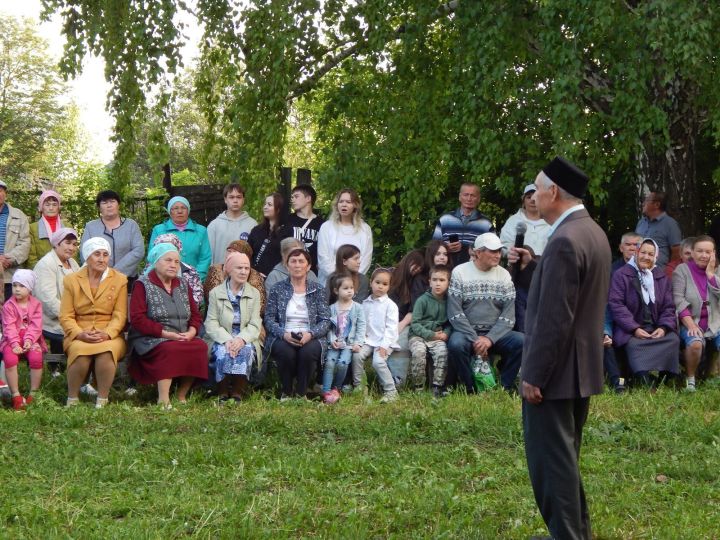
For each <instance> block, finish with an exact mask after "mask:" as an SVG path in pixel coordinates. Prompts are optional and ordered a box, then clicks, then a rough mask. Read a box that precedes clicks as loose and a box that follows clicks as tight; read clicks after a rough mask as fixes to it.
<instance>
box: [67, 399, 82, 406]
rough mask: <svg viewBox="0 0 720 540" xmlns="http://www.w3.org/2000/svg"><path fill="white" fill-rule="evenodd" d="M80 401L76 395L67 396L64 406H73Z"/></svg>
mask: <svg viewBox="0 0 720 540" xmlns="http://www.w3.org/2000/svg"><path fill="white" fill-rule="evenodd" d="M79 403H80V400H79V399H78V398H76V397H69V398H67V401H65V406H66V407H74V406H75V405H78V404H79Z"/></svg>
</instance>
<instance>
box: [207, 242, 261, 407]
mask: <svg viewBox="0 0 720 540" xmlns="http://www.w3.org/2000/svg"><path fill="white" fill-rule="evenodd" d="M223 271H224V274H225V280H224V281H223V282H222V283H221V284H220V285H218V286H217V287H215V288H214V289H213V290H212V291H210V296H209V299H208V314H207V319H205V332H206V333H207V335H208V337H209V338H210V339H211V340H212V341H213V345H212V357H213V359H214V360H215V380H216V381H217V382H218V394H219V396H220V401H221V402H224V401H228V400H230V399H232V400H234V401H240V400H241V399H242V398H243V397H245V395H247V391H248V381H251V382H254V380H255V379H257V376H258V374H259V373H260V372H261V368H262V352H261V346H260V330H261V329H262V319H261V318H260V304H261V299H260V292H259V291H258V290H257V289H256V288H255V287H253V286H252V285H250V283H248V277H249V276H250V258H249V257H248V256H247V255H246V254H245V253H237V252H232V253H229V254H228V255H227V257H226V258H225V264H224V265H223Z"/></svg>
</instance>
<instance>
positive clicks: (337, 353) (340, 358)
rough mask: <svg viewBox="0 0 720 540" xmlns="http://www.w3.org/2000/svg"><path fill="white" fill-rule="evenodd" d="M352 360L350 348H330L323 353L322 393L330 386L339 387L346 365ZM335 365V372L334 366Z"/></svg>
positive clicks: (343, 377) (345, 372)
mask: <svg viewBox="0 0 720 540" xmlns="http://www.w3.org/2000/svg"><path fill="white" fill-rule="evenodd" d="M350 360H352V349H332V348H329V349H328V350H327V352H326V353H325V369H324V370H323V385H322V391H323V393H325V392H329V391H330V389H331V388H340V387H342V385H343V381H345V375H347V370H348V366H349V365H350ZM336 367H337V372H335V368H336Z"/></svg>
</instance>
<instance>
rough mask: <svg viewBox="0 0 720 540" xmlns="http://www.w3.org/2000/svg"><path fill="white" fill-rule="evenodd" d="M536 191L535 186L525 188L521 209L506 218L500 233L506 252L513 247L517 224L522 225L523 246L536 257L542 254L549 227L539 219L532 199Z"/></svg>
mask: <svg viewBox="0 0 720 540" xmlns="http://www.w3.org/2000/svg"><path fill="white" fill-rule="evenodd" d="M536 191H537V187H536V186H535V184H528V185H527V186H525V189H524V190H523V196H522V206H521V208H520V209H519V210H518V211H517V212H516V213H515V214H513V215H512V216H510V217H509V218H508V220H507V221H506V222H505V225H503V228H502V230H501V231H500V241H501V242H502V244H503V249H504V250H505V251H506V252H507V250H509V249H510V248H511V247H513V245H515V236H516V235H517V228H518V227H517V226H518V223H524V224H525V239H524V241H523V245H524V246H529V247H530V248H531V249H532V250H533V252H534V254H535V256H537V257H539V256H540V255H542V254H543V250H544V249H545V245H546V244H547V242H548V233H549V232H550V225H548V223H547V221H545V220H544V219H543V218H542V217H540V211H539V210H538V207H537V205H536V204H535V199H533V195H534V194H535V192H536Z"/></svg>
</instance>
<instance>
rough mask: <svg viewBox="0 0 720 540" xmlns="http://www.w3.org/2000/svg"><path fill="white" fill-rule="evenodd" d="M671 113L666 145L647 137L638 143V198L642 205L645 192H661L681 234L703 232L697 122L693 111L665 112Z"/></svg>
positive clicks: (690, 234)
mask: <svg viewBox="0 0 720 540" xmlns="http://www.w3.org/2000/svg"><path fill="white" fill-rule="evenodd" d="M688 109H689V108H688ZM673 116H674V117H675V121H674V122H673V123H672V125H671V126H670V142H669V144H668V145H667V147H666V148H658V147H657V143H655V145H653V144H652V143H650V142H649V141H647V140H646V141H643V143H642V144H641V146H640V150H639V151H638V154H637V164H638V167H637V178H636V187H637V190H638V193H637V195H638V199H637V200H638V205H641V204H642V199H643V197H644V196H645V195H646V194H647V193H648V192H650V191H656V192H664V193H665V195H666V205H667V208H666V211H667V213H668V214H669V215H671V216H672V217H674V218H675V219H676V220H677V222H678V224H679V225H680V230H681V231H682V234H683V237H687V236H695V235H697V234H700V233H703V232H704V227H703V219H702V216H701V215H700V208H701V205H700V194H699V189H698V182H697V167H696V161H695V159H696V154H695V143H696V141H697V139H698V136H699V131H700V127H699V124H700V123H699V120H698V118H697V116H696V115H695V114H694V113H692V112H688V113H687V114H675V115H668V117H669V118H672V117H673Z"/></svg>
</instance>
